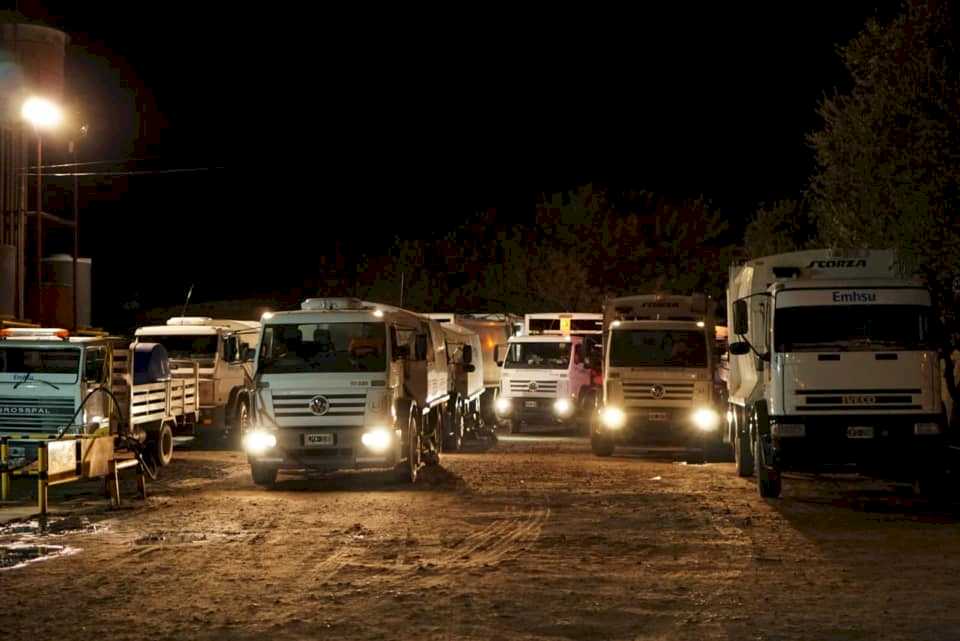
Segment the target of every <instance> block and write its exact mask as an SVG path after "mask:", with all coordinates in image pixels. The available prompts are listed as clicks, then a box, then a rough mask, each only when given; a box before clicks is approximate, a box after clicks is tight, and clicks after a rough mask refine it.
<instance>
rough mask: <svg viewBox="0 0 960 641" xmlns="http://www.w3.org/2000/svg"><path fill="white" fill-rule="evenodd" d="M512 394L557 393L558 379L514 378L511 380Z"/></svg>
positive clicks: (553, 394) (552, 394) (554, 394)
mask: <svg viewBox="0 0 960 641" xmlns="http://www.w3.org/2000/svg"><path fill="white" fill-rule="evenodd" d="M510 393H511V394H544V395H551V396H556V395H557V381H550V380H546V381H534V380H531V379H519V378H514V379H511V380H510Z"/></svg>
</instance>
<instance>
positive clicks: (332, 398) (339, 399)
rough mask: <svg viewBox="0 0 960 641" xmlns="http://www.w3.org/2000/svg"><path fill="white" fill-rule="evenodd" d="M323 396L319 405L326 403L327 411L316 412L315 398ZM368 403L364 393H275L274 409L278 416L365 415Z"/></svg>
mask: <svg viewBox="0 0 960 641" xmlns="http://www.w3.org/2000/svg"><path fill="white" fill-rule="evenodd" d="M315 398H322V399H325V400H324V401H319V405H318V407H322V406H323V404H324V402H325V403H326V408H327V409H326V411H325V412H322V413H317V412H314V411H313V410H312V409H311V406H312V404H313V399H315ZM366 405H367V395H366V393H362V394H274V395H273V410H274V412H275V413H276V416H277V418H295V417H301V418H305V417H314V418H319V417H321V416H328V417H329V416H363V414H364V408H365V407H366Z"/></svg>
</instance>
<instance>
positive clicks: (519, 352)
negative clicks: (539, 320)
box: [503, 341, 570, 369]
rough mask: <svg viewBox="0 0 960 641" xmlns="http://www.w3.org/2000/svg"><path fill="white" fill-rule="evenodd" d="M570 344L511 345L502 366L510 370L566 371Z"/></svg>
mask: <svg viewBox="0 0 960 641" xmlns="http://www.w3.org/2000/svg"><path fill="white" fill-rule="evenodd" d="M569 364H570V343H569V342H567V341H563V342H557V343H511V344H510V350H509V351H508V352H507V360H506V361H505V362H504V364H503V366H504V367H505V368H508V369H511V368H516V369H567V366H568V365H569Z"/></svg>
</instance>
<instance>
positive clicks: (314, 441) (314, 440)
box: [303, 434, 333, 447]
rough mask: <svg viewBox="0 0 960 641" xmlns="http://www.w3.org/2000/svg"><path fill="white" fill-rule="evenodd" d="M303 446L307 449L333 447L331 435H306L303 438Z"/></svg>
mask: <svg viewBox="0 0 960 641" xmlns="http://www.w3.org/2000/svg"><path fill="white" fill-rule="evenodd" d="M303 444H304V445H306V446H307V447H323V446H324V445H333V434H306V435H304V437H303Z"/></svg>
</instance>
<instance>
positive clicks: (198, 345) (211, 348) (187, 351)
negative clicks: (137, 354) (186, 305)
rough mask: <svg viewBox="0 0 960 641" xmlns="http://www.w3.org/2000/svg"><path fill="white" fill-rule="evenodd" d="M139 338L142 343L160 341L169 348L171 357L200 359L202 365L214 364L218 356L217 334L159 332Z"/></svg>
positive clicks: (168, 351) (168, 352)
mask: <svg viewBox="0 0 960 641" xmlns="http://www.w3.org/2000/svg"><path fill="white" fill-rule="evenodd" d="M137 340H138V341H140V342H141V343H160V344H161V345H163V346H164V348H165V349H166V350H167V354H168V355H169V356H170V358H174V359H185V360H197V361H200V365H204V364H209V365H212V364H213V360H214V359H215V358H216V357H217V335H216V334H197V335H194V336H190V335H180V334H178V335H173V336H164V335H160V334H157V335H154V336H138V337H137ZM205 362H206V363H205Z"/></svg>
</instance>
